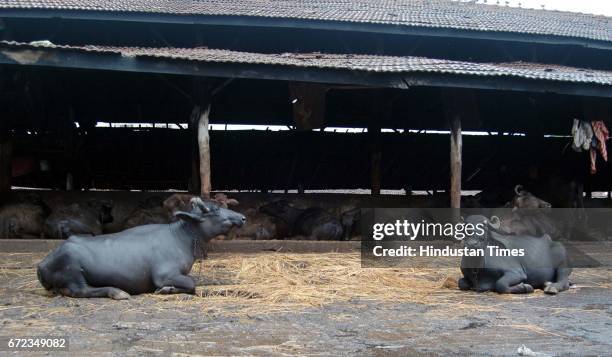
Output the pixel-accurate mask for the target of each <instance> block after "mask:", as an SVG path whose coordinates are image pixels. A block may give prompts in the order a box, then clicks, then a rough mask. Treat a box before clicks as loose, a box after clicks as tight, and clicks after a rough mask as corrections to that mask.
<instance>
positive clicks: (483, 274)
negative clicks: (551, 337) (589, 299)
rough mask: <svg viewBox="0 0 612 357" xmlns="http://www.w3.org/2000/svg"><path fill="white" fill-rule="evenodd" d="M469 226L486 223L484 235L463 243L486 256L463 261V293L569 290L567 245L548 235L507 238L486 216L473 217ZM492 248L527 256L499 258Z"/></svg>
mask: <svg viewBox="0 0 612 357" xmlns="http://www.w3.org/2000/svg"><path fill="white" fill-rule="evenodd" d="M466 222H467V223H472V224H483V225H484V226H485V227H486V228H485V229H484V230H483V231H484V233H483V234H480V235H478V234H473V235H471V236H468V237H466V238H465V239H464V240H463V243H464V246H465V247H467V248H469V249H483V250H484V256H474V257H467V256H464V257H463V258H462V259H461V272H462V273H463V278H461V279H459V282H458V285H459V288H460V289H461V290H470V289H472V290H476V291H496V292H498V293H512V294H521V293H531V292H533V290H534V288H536V289H544V292H546V293H548V294H556V293H558V292H560V291H564V290H567V289H568V288H569V284H570V283H569V280H568V279H569V275H570V273H571V271H572V269H571V268H570V267H569V264H568V259H567V254H566V251H565V248H564V247H563V245H562V244H561V243H559V242H554V241H552V240H551V239H550V237H548V236H544V237H532V236H505V235H503V234H499V233H497V232H495V231H492V230H490V229H488V224H489V221H488V219H487V218H486V217H484V216H469V217H468V218H467V219H466ZM488 247H495V248H497V249H500V248H501V249H509V250H511V249H515V251H516V252H520V250H521V249H522V250H523V252H524V255H523V256H498V255H495V254H490V250H489V248H488Z"/></svg>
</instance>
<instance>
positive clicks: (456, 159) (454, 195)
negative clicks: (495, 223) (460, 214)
mask: <svg viewBox="0 0 612 357" xmlns="http://www.w3.org/2000/svg"><path fill="white" fill-rule="evenodd" d="M450 130H451V135H450V206H451V208H461V165H462V162H461V157H462V152H461V151H462V146H463V140H462V137H461V117H460V116H459V114H455V115H453V116H452V118H451V120H450Z"/></svg>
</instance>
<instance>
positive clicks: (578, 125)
mask: <svg viewBox="0 0 612 357" xmlns="http://www.w3.org/2000/svg"><path fill="white" fill-rule="evenodd" d="M572 136H573V137H574V141H573V142H572V149H574V151H576V152H581V151H587V150H589V149H590V148H591V140H592V139H593V127H592V126H591V123H589V122H588V121H584V120H578V119H574V126H572Z"/></svg>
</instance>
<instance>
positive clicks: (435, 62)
mask: <svg viewBox="0 0 612 357" xmlns="http://www.w3.org/2000/svg"><path fill="white" fill-rule="evenodd" d="M11 49H13V50H19V49H20V50H26V51H25V52H24V51H21V52H19V53H21V54H17V52H12V51H11ZM28 49H29V50H30V51H27V50H28ZM31 50H43V51H44V50H53V51H59V52H60V53H84V54H86V53H90V54H97V55H107V56H113V55H119V56H121V57H122V58H124V59H135V60H138V59H146V58H149V59H160V60H180V61H183V62H188V63H192V64H194V63H195V64H198V63H199V64H203V65H205V64H207V63H210V64H246V65H256V66H274V67H275V68H279V67H280V68H282V67H287V68H295V69H303V70H307V69H322V70H326V69H327V70H348V71H351V72H356V73H381V74H403V75H409V74H418V73H425V74H427V73H430V74H450V75H462V76H470V77H492V78H502V79H503V78H518V79H527V80H541V81H550V82H565V83H584V84H594V85H602V86H612V71H601V70H590V69H584V68H575V67H567V66H560V65H547V64H540V63H527V62H507V63H476V62H464V61H452V60H446V59H433V58H424V57H397V56H377V55H356V54H329V53H278V54H268V53H254V52H238V51H230V50H221V49H211V48H205V47H199V48H167V47H161V48H143V47H115V46H63V45H56V44H53V43H51V42H47V41H41V42H32V43H19V42H8V41H0V53H1V54H3V55H4V56H3V57H4V61H2V62H4V63H9V62H10V63H16V64H26V65H27V64H37V63H39V62H40V64H42V63H46V62H44V60H45V59H48V56H45V55H44V54H42V52H33V51H31ZM100 60H101V61H102V60H103V59H102V58H100ZM0 61H1V60H0ZM56 64H57V65H58V66H62V65H64V66H67V67H70V66H71V63H68V62H65V63H63V64H62V63H61V62H59V63H56ZM251 75H252V76H253V77H255V78H256V77H257V76H258V74H257V72H256V71H253V72H252V74H251ZM405 78H409V77H405ZM414 84H418V82H414Z"/></svg>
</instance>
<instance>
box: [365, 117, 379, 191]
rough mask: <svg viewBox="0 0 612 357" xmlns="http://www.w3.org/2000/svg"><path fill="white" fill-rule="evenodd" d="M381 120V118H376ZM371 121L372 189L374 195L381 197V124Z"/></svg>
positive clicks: (369, 134) (369, 132)
mask: <svg viewBox="0 0 612 357" xmlns="http://www.w3.org/2000/svg"><path fill="white" fill-rule="evenodd" d="M376 119H379V118H376ZM376 119H375V120H371V121H370V124H369V125H368V142H369V148H370V187H371V192H372V195H380V186H381V179H382V175H381V163H382V150H381V147H380V123H379V122H378V120H376Z"/></svg>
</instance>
